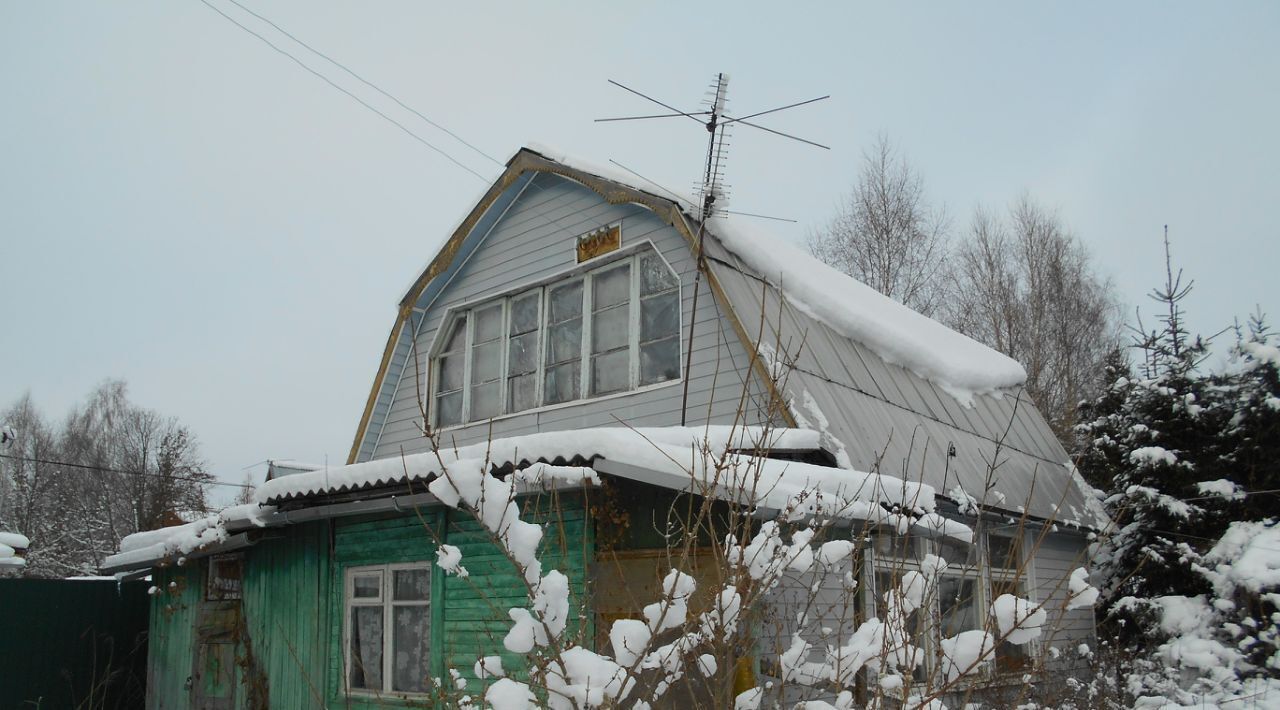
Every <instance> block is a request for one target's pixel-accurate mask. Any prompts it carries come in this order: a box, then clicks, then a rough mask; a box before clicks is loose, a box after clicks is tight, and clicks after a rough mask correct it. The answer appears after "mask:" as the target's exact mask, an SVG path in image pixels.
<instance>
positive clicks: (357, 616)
mask: <svg viewBox="0 0 1280 710" xmlns="http://www.w3.org/2000/svg"><path fill="white" fill-rule="evenodd" d="M350 653H351V676H350V677H349V678H348V682H349V684H350V687H352V688H367V689H370V690H382V607H380V606H357V607H352V608H351V648H350Z"/></svg>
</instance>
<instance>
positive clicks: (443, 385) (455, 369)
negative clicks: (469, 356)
mask: <svg viewBox="0 0 1280 710" xmlns="http://www.w3.org/2000/svg"><path fill="white" fill-rule="evenodd" d="M462 371H463V359H462V355H461V354H458V355H450V356H448V357H442V358H440V386H439V387H438V388H437V389H438V391H440V392H450V391H452V390H457V389H462Z"/></svg>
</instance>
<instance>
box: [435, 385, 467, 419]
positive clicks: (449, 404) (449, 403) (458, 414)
mask: <svg viewBox="0 0 1280 710" xmlns="http://www.w3.org/2000/svg"><path fill="white" fill-rule="evenodd" d="M461 422H462V392H454V393H453V394H446V395H441V396H439V397H436V426H450V425H452V424H459V423H461Z"/></svg>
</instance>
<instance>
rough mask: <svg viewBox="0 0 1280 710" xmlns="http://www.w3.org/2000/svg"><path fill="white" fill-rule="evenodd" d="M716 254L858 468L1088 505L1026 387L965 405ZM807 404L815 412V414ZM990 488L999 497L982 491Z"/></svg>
mask: <svg viewBox="0 0 1280 710" xmlns="http://www.w3.org/2000/svg"><path fill="white" fill-rule="evenodd" d="M712 230H713V231H714V227H712ZM706 250H707V256H708V257H709V261H710V264H711V270H712V272H713V273H714V275H715V277H716V279H717V280H718V281H719V283H720V286H721V288H722V289H723V291H724V293H725V296H726V297H727V298H728V299H729V301H730V303H731V305H732V307H733V309H734V310H735V312H736V313H737V314H738V317H739V318H740V319H741V320H742V322H743V323H744V324H745V325H746V329H747V330H748V331H749V332H751V333H753V334H754V333H756V332H763V337H762V340H763V342H764V343H765V344H766V345H769V346H771V347H772V348H774V349H775V350H776V351H778V352H779V353H780V354H782V355H783V356H784V357H785V358H786V359H788V360H789V361H790V365H791V367H790V368H788V373H787V375H786V376H785V378H784V379H785V383H782V385H783V387H782V388H783V390H784V391H785V393H786V395H787V396H788V397H789V398H790V399H791V407H792V409H793V411H795V412H796V413H797V414H799V415H800V416H801V417H804V418H805V419H807V420H808V421H809V425H810V426H816V422H815V420H816V419H818V418H819V416H820V417H822V418H825V419H826V421H827V426H826V429H827V432H828V433H829V434H831V435H832V436H834V437H835V438H837V439H838V440H839V441H840V442H841V443H842V444H843V445H844V446H845V449H846V451H847V453H848V454H849V457H850V459H851V461H852V463H853V465H854V467H855V468H859V469H862V470H873V469H875V468H876V467H878V470H880V471H881V472H883V473H887V474H890V475H895V476H902V477H905V478H907V479H908V480H915V481H921V482H923V483H927V484H929V485H932V486H934V488H936V489H937V490H938V491H939V493H946V492H949V491H950V490H952V488H954V487H955V486H956V485H959V486H961V487H962V488H963V489H964V491H965V492H966V493H968V494H969V495H970V496H973V497H974V498H976V499H978V500H979V501H984V502H985V503H987V504H989V505H992V506H995V507H999V508H1002V509H1006V510H1010V511H1019V510H1021V509H1023V508H1024V507H1025V509H1026V511H1027V512H1028V513H1030V514H1031V515H1034V516H1037V517H1041V518H1052V519H1058V520H1064V519H1065V520H1069V519H1072V518H1074V517H1076V513H1074V512H1073V511H1083V510H1085V509H1086V506H1085V501H1084V498H1083V496H1082V494H1081V492H1080V490H1079V489H1078V487H1076V486H1075V485H1073V484H1072V481H1071V478H1070V476H1071V474H1070V473H1069V471H1068V469H1067V468H1066V466H1065V464H1066V462H1067V461H1068V456H1067V453H1066V451H1065V450H1064V449H1063V448H1062V445H1061V444H1060V443H1059V442H1058V441H1057V439H1056V438H1055V437H1054V436H1053V434H1052V432H1051V430H1050V429H1049V426H1048V424H1047V423H1046V422H1045V420H1044V417H1043V416H1041V414H1040V413H1039V412H1038V411H1037V410H1036V408H1035V406H1034V405H1033V404H1032V403H1031V401H1030V400H1029V399H1028V398H1027V397H1026V395H1025V394H1024V393H1023V392H1022V391H1021V389H1016V390H1010V391H1008V392H1005V393H1002V394H1001V395H998V396H993V395H982V394H979V395H975V396H974V398H973V403H972V406H969V407H966V406H963V405H962V404H961V403H960V402H958V401H957V400H956V399H955V398H954V397H953V396H951V395H950V394H948V393H947V392H945V391H943V390H942V389H941V388H940V387H938V386H937V385H935V384H934V383H932V382H930V381H928V380H926V379H924V378H922V377H920V376H918V375H916V374H914V373H912V372H911V371H909V370H907V369H905V368H902V367H899V366H897V365H893V364H890V363H887V362H885V361H884V360H883V359H881V358H880V357H879V356H878V355H876V354H875V353H873V352H871V351H870V350H869V349H868V348H866V347H864V346H863V345H861V344H859V343H857V342H855V341H853V340H851V339H849V338H848V337H845V336H844V335H842V334H840V333H838V332H836V331H835V330H833V329H832V328H830V327H829V326H827V325H826V324H825V323H823V322H821V321H819V320H817V319H816V318H813V317H810V316H809V315H807V314H805V313H804V312H802V311H801V310H800V309H798V308H796V307H794V306H793V305H792V304H791V303H789V302H787V300H786V299H785V298H781V299H780V295H784V294H780V292H779V290H778V289H777V288H775V287H774V286H773V285H771V284H767V283H765V282H764V281H763V280H762V279H761V278H759V277H758V276H756V275H755V274H753V273H751V272H750V270H749V269H748V268H747V267H745V266H744V264H743V263H742V262H741V261H740V260H739V259H737V258H736V257H735V256H734V255H733V254H732V253H731V252H729V251H728V250H727V249H725V248H724V247H723V246H722V245H721V244H719V243H718V241H717V240H716V239H714V238H711V239H708V240H707V244H706ZM784 289H785V285H784ZM780 300H781V303H780V302H779V301H780ZM762 324H763V330H762V331H761V325H762ZM806 393H807V397H806ZM806 401H808V402H811V404H812V407H811V409H813V410H814V411H806ZM950 447H954V455H953V456H948V451H949V450H950ZM988 489H989V490H991V491H994V493H992V494H987V495H985V496H984V494H985V492H986V491H987V490H988ZM1059 511H1061V514H1059ZM1082 522H1083V521H1082Z"/></svg>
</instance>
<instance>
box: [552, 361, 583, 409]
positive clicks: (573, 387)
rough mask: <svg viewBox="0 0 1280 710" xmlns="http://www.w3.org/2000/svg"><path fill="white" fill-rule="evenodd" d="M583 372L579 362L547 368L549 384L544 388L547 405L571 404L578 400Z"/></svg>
mask: <svg viewBox="0 0 1280 710" xmlns="http://www.w3.org/2000/svg"><path fill="white" fill-rule="evenodd" d="M580 376H581V370H580V369H579V363H578V362H577V361H575V362H571V363H569V364H567V365H557V366H555V367H548V368H547V382H546V385H545V387H544V388H543V392H542V394H543V399H544V400H545V402H546V403H547V404H556V403H558V402H569V401H572V400H575V399H577V398H578V386H579V377H580Z"/></svg>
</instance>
